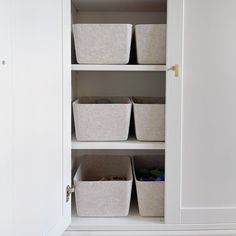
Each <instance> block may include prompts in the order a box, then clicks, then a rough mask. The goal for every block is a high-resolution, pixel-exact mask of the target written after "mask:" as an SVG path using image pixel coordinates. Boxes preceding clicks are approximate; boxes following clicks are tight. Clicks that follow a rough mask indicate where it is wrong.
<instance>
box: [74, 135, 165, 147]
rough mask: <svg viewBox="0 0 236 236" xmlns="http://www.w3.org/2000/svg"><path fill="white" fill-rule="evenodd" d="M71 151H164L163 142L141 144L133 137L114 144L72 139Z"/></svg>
mask: <svg viewBox="0 0 236 236" xmlns="http://www.w3.org/2000/svg"><path fill="white" fill-rule="evenodd" d="M71 149H74V150H75V149H82V150H85V149H95V150H97V149H103V150H106V149H110V150H111V149H114V150H115V149H117V150H118V149H122V150H164V149H165V142H143V141H138V140H137V139H136V138H135V137H129V139H128V140H127V141H118V142H117V141H115V142H79V141H77V140H76V139H75V137H74V136H73V137H72V142H71Z"/></svg>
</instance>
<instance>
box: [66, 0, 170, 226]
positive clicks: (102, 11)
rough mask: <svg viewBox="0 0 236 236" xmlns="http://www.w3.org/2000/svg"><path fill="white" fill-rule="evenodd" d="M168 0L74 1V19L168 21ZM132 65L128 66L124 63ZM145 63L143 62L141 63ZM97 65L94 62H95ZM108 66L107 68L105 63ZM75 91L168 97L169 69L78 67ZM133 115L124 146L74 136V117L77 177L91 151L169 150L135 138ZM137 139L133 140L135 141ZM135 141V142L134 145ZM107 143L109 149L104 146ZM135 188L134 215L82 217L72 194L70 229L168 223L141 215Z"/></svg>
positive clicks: (74, 95)
mask: <svg viewBox="0 0 236 236" xmlns="http://www.w3.org/2000/svg"><path fill="white" fill-rule="evenodd" d="M166 6H167V0H158V1H154V0H138V1H134V0H122V1H120V0H113V1H109V0H105V1H96V0H72V4H71V22H72V24H75V23H129V24H133V25H135V24H165V23H166V19H167V11H166V8H167V7H166ZM71 36H72V40H71V41H72V49H71V55H72V58H71V62H72V64H77V63H76V60H75V50H74V46H73V35H71ZM129 64H132V65H137V63H136V52H135V41H134V37H133V39H132V47H131V55H130V62H129ZM125 66H128V65H123V66H122V67H123V68H124V67H125ZM138 66H142V65H138ZM91 67H92V65H91ZM103 68H106V66H104V67H103ZM71 75H72V76H71V91H72V97H71V101H73V100H74V99H75V98H77V97H78V96H129V97H131V96H155V97H157V96H158V97H165V85H166V80H165V70H162V71H155V70H154V71H148V69H147V70H145V71H137V70H136V71H135V69H134V70H133V71H125V69H122V70H119V71H115V70H114V71H106V69H104V70H102V71H95V70H89V69H88V70H86V71H81V70H76V71H75V70H73V69H72V74H71ZM132 120H133V119H131V128H130V135H129V136H130V137H129V140H128V141H126V142H128V144H127V143H126V144H124V146H122V142H121V143H117V142H106V143H100V142H99V143H96V142H90V143H89V142H81V143H80V142H78V141H76V140H75V138H74V126H73V116H72V125H71V127H72V132H71V133H72V172H71V176H72V182H73V176H74V174H75V170H76V168H77V167H78V163H79V160H80V157H81V156H82V155H85V154H107V155H129V156H134V155H158V154H163V155H164V152H165V150H164V143H162V144H159V145H158V142H140V143H139V142H138V141H137V142H136V141H134V142H135V146H132V145H133V143H132V140H133V139H135V138H134V127H133V124H132ZM130 140H131V141H130ZM129 142H130V145H129ZM104 146H105V148H104ZM135 195H136V194H135V191H134V188H133V193H132V201H131V208H130V214H129V216H128V217H113V218H112V217H111V218H91V217H78V216H77V215H76V212H75V201H74V199H73V198H72V222H71V225H70V227H69V228H70V229H73V230H76V229H79V230H83V229H84V230H85V229H90V228H91V227H93V229H94V230H96V229H99V227H100V226H101V225H104V224H106V225H110V226H113V229H114V228H115V227H117V229H119V227H120V225H123V226H124V227H127V228H129V227H131V228H132V227H133V228H134V229H135V227H136V226H137V225H139V224H142V225H143V226H145V225H146V226H147V227H148V226H150V224H157V223H159V224H160V223H162V224H163V223H164V218H162V217H141V216H139V213H138V207H137V200H136V196H135Z"/></svg>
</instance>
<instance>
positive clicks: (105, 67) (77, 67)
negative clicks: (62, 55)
mask: <svg viewBox="0 0 236 236" xmlns="http://www.w3.org/2000/svg"><path fill="white" fill-rule="evenodd" d="M71 70H72V71H154V72H155V71H166V65H82V64H72V65H71Z"/></svg>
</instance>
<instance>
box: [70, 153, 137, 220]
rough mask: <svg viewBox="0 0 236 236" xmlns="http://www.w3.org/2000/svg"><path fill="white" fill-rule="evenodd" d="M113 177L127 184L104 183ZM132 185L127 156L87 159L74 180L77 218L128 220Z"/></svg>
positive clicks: (84, 159) (118, 182)
mask: <svg viewBox="0 0 236 236" xmlns="http://www.w3.org/2000/svg"><path fill="white" fill-rule="evenodd" d="M110 176H121V177H125V178H126V180H105V181H104V180H103V181H102V180H101V179H103V178H104V177H105V178H107V177H110ZM132 181H133V177H132V167H131V161H130V158H129V157H128V156H99V155H98V156H84V157H83V158H82V161H81V163H80V166H79V168H78V170H77V172H76V174H75V177H74V185H75V199H76V210H77V214H78V216H88V217H89V216H91V217H108V216H127V215H128V213H129V208H130V198H131V189H132Z"/></svg>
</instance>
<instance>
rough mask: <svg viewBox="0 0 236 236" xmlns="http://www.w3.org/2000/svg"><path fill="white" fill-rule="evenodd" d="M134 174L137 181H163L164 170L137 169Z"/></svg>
mask: <svg viewBox="0 0 236 236" xmlns="http://www.w3.org/2000/svg"><path fill="white" fill-rule="evenodd" d="M136 175H137V179H138V180H139V181H165V172H164V170H163V169H160V168H150V169H139V170H137V173H136Z"/></svg>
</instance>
